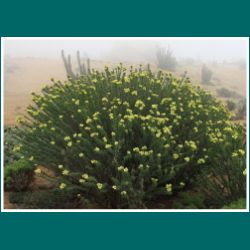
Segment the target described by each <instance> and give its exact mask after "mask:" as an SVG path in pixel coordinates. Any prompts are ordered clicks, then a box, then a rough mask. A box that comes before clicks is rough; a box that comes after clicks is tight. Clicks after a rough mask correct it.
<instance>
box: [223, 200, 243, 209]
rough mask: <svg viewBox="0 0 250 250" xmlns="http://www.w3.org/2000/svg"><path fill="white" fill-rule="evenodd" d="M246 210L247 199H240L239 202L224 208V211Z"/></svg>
mask: <svg viewBox="0 0 250 250" xmlns="http://www.w3.org/2000/svg"><path fill="white" fill-rule="evenodd" d="M245 208H246V198H240V199H239V200H237V201H234V202H232V203H230V204H229V205H226V206H224V207H223V209H245Z"/></svg>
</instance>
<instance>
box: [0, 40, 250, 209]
mask: <svg viewBox="0 0 250 250" xmlns="http://www.w3.org/2000/svg"><path fill="white" fill-rule="evenodd" d="M61 39H64V40H161V41H163V40H166V41H168V40H183V39H185V40H221V41H227V40H240V41H244V42H245V46H246V51H247V53H246V91H247V93H246V96H247V117H246V125H247V126H246V127H247V129H246V132H247V150H246V151H247V152H246V161H247V193H246V197H247V198H246V205H247V206H246V208H245V209H4V178H3V176H4V175H3V163H4V161H3V158H4V143H3V139H4V44H5V42H6V41H10V40H61ZM248 119H249V37H1V212H249V176H248V173H249V134H248V133H249V120H248Z"/></svg>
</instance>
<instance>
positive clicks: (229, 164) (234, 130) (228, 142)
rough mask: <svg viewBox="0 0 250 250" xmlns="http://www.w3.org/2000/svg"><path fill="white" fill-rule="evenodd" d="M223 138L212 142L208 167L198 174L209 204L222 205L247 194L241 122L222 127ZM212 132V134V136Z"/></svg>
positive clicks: (201, 187)
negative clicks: (211, 156) (211, 157)
mask: <svg viewBox="0 0 250 250" xmlns="http://www.w3.org/2000/svg"><path fill="white" fill-rule="evenodd" d="M224 133H225V134H224V140H223V141H221V142H220V141H219V142H218V143H214V144H213V147H211V148H210V149H209V150H210V154H212V155H213V159H208V162H207V164H208V166H209V167H207V168H204V170H203V171H202V175H201V176H199V179H198V180H199V182H200V189H201V190H202V191H203V192H204V193H205V194H206V203H207V204H208V205H209V206H215V207H221V206H223V205H224V204H228V203H230V202H233V201H235V200H237V199H239V198H242V197H246V156H245V148H246V133H245V129H244V128H243V127H242V126H240V125H237V124H236V125H230V126H228V127H226V128H224ZM213 137H214V135H213V134H211V138H213Z"/></svg>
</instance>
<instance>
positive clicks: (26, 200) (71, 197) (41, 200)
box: [21, 188, 88, 209]
mask: <svg viewBox="0 0 250 250" xmlns="http://www.w3.org/2000/svg"><path fill="white" fill-rule="evenodd" d="M78 192H79V191H78V190H77V189H72V188H71V189H65V190H59V189H52V190H40V191H36V192H32V193H31V192H30V193H26V195H25V196H24V197H23V200H22V202H21V203H22V205H21V207H22V208H26V209H77V208H88V207H87V205H88V201H86V200H85V199H84V198H83V197H81V196H80V194H78Z"/></svg>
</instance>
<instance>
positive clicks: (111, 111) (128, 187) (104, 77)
mask: <svg viewBox="0 0 250 250" xmlns="http://www.w3.org/2000/svg"><path fill="white" fill-rule="evenodd" d="M33 101H34V104H33V105H31V106H29V107H28V110H27V111H28V113H29V117H28V118H26V119H25V120H24V121H21V125H20V131H19V134H18V138H19V141H20V144H22V146H21V149H20V153H21V154H22V155H23V156H24V157H25V158H26V159H29V160H30V161H32V162H33V163H34V164H39V165H43V166H45V167H47V168H50V169H52V170H53V171H54V172H55V173H56V174H57V176H58V186H59V187H60V189H62V190H65V189H67V188H70V187H71V186H72V185H74V186H77V187H79V188H80V189H81V193H82V194H83V196H84V197H86V198H87V199H89V200H90V201H92V202H94V203H98V204H100V205H101V206H103V207H106V208H110V207H111V208H141V207H145V203H146V202H147V201H149V200H152V199H156V198H157V197H158V196H165V197H166V199H167V197H168V196H171V195H173V194H175V193H176V192H178V191H179V190H181V189H182V188H183V186H184V185H186V186H188V185H192V184H193V183H194V181H195V176H196V175H197V173H199V172H200V171H201V169H203V168H205V167H206V162H207V161H208V160H209V161H210V162H211V163H212V162H213V158H214V155H213V154H214V151H212V150H211V148H214V144H213V143H215V144H216V143H217V142H221V141H224V133H225V127H228V124H229V123H230V122H229V118H230V115H229V113H228V111H226V110H225V108H224V106H223V105H222V104H221V103H220V102H219V101H217V100H216V99H215V98H214V97H212V96H211V95H210V94H208V93H207V92H206V91H204V90H202V89H201V88H200V87H194V86H192V85H191V84H190V83H189V82H187V81H181V82H179V81H178V80H177V79H175V78H174V77H173V76H171V74H163V73H162V72H158V73H157V74H156V75H154V74H153V73H152V72H151V71H150V70H148V71H143V70H141V69H139V70H137V69H133V68H131V70H130V73H127V71H126V70H125V69H124V68H122V67H118V68H116V69H114V70H109V69H108V68H106V69H105V71H104V72H98V71H93V72H92V73H91V74H89V75H87V76H83V77H81V78H79V79H77V80H72V79H69V80H68V82H66V83H65V84H62V83H61V82H54V85H52V86H50V87H45V88H44V89H43V90H42V93H41V94H40V95H36V94H33ZM232 133H233V132H232ZM211 141H212V142H213V143H211ZM230 153H232V152H230Z"/></svg>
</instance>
